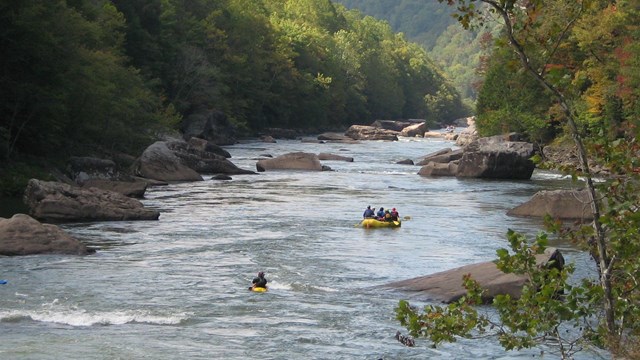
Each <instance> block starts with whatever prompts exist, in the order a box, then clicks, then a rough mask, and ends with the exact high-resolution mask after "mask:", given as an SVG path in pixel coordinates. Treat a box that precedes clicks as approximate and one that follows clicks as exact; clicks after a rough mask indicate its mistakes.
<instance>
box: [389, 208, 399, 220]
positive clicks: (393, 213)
mask: <svg viewBox="0 0 640 360" xmlns="http://www.w3.org/2000/svg"><path fill="white" fill-rule="evenodd" d="M399 218H400V214H398V210H396V208H393V209H391V219H392V220H393V221H398V219H399Z"/></svg>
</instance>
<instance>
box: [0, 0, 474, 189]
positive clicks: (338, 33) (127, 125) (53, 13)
mask: <svg viewBox="0 0 640 360" xmlns="http://www.w3.org/2000/svg"><path fill="white" fill-rule="evenodd" d="M0 17H1V19H0V49H2V53H3V54H4V55H3V56H2V57H1V58H0V66H1V69H2V76H1V77H0V99H2V100H1V101H2V106H1V107H0V157H2V159H3V165H2V166H1V167H2V169H1V171H3V176H2V177H1V179H2V183H0V188H2V189H3V192H4V193H12V192H19V189H20V187H21V185H20V183H22V181H20V179H14V180H16V181H13V180H11V178H13V177H15V176H19V175H20V174H24V173H25V172H26V173H28V172H30V170H29V169H28V168H29V167H31V168H35V169H37V168H42V167H44V166H49V165H51V164H54V163H55V162H56V161H63V160H64V159H65V158H66V157H68V156H70V155H75V156H84V155H90V154H95V155H101V156H105V155H109V154H117V153H125V154H132V155H136V154H137V152H138V151H140V149H141V148H142V147H143V146H145V145H148V144H149V141H150V140H151V139H153V138H154V137H157V136H158V134H163V133H166V132H167V131H170V130H176V129H179V128H180V126H181V122H182V119H184V118H185V117H187V116H189V115H191V114H194V113H197V112H202V111H210V110H217V111H220V112H222V113H224V114H225V116H226V118H227V119H228V120H229V122H231V123H232V124H233V126H234V128H235V129H237V131H238V132H239V133H240V134H245V135H252V134H255V133H256V132H258V131H260V130H261V129H264V128H270V127H281V128H294V129H306V130H308V131H314V130H315V131H318V130H322V129H339V128H344V127H345V126H347V125H350V124H368V123H371V122H372V121H373V120H375V119H407V118H419V119H425V120H427V121H431V122H436V121H437V122H442V121H449V120H453V119H455V118H459V117H462V116H466V115H468V114H469V108H468V107H467V108H465V107H464V106H462V104H461V99H460V96H459V94H458V92H457V91H455V89H454V87H453V86H452V85H451V84H450V83H449V82H448V81H447V80H446V79H445V77H444V76H443V75H442V74H441V71H440V70H439V69H438V68H437V66H435V64H434V63H433V61H432V60H431V59H430V58H429V57H428V56H427V54H426V51H425V50H424V49H423V48H422V47H420V46H419V45H416V44H414V43H411V42H409V41H407V40H406V39H405V38H404V37H403V36H402V35H399V34H396V33H394V32H393V31H392V29H391V27H390V26H389V25H388V23H386V22H383V21H379V20H375V19H374V18H372V17H368V16H364V15H361V14H360V13H359V12H357V11H355V10H347V9H346V8H344V7H343V6H341V5H336V4H333V3H332V2H330V1H329V0H290V1H282V0H111V1H107V0H98V1H94V0H46V1H45V0H25V1H10V0H2V1H0ZM25 166H27V168H25ZM22 180H24V179H22ZM14 183H15V184H16V185H13V184H14Z"/></svg>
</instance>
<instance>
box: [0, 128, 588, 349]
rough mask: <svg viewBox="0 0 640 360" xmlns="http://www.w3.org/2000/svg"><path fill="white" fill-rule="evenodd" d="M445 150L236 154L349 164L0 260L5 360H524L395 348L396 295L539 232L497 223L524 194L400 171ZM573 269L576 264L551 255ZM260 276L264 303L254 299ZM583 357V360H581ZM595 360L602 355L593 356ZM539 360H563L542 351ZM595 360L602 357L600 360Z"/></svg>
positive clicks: (155, 203)
mask: <svg viewBox="0 0 640 360" xmlns="http://www.w3.org/2000/svg"><path fill="white" fill-rule="evenodd" d="M454 146H455V145H454V144H453V143H451V142H448V141H444V140H441V139H412V138H411V139H410V138H402V139H401V140H400V141H397V142H378V141H371V142H362V143H360V144H317V143H310V142H301V141H295V140H291V141H284V140H281V141H278V142H277V143H275V144H268V143H260V142H245V143H241V144H237V145H234V146H230V147H227V148H226V149H227V150H228V151H229V152H230V153H231V155H232V158H231V160H232V161H233V162H234V163H235V164H236V165H238V166H240V167H242V168H245V169H252V170H254V169H255V163H256V160H257V159H258V158H259V157H260V156H261V155H263V154H271V155H273V156H277V155H281V154H284V153H288V152H293V151H305V152H312V153H320V152H328V153H335V154H340V155H343V156H351V157H353V158H354V159H355V161H354V162H352V163H349V162H337V161H324V162H323V164H325V165H329V166H330V167H331V168H332V169H333V170H334V171H330V172H303V171H273V172H266V173H260V174H258V175H243V176H234V177H233V180H231V181H215V180H209V179H210V176H209V177H205V181H202V182H196V183H183V184H175V185H169V186H162V187H153V188H150V189H148V191H147V193H146V197H145V199H144V200H143V202H144V204H145V206H147V207H150V208H154V209H157V210H159V211H160V212H161V216H160V219H159V220H158V221H145V222H94V223H77V224H75V223H74V224H65V225H63V228H64V229H65V230H66V231H68V232H69V233H71V234H72V235H74V236H75V237H77V238H79V239H82V240H83V241H85V242H86V243H88V244H90V245H91V246H93V247H95V248H97V253H96V254H95V255H90V256H84V257H78V256H58V255H47V256H25V257H0V278H1V279H6V280H8V284H6V285H0V339H2V345H1V346H0V358H2V359H63V358H64V359H426V358H429V359H512V358H513V359H524V358H532V357H533V358H537V357H540V356H539V355H538V354H539V353H540V350H538V349H534V350H528V351H520V352H516V351H511V352H505V351H504V350H502V348H501V347H500V346H498V344H497V343H496V342H495V341H493V340H490V339H483V340H473V339H469V340H466V339H465V340H461V341H458V342H457V343H453V344H442V345H441V346H439V347H437V348H435V349H434V348H431V346H430V343H429V342H428V341H426V340H418V341H417V346H416V347H413V348H408V347H405V346H403V345H401V344H400V343H399V342H397V341H396V340H395V339H394V334H395V333H396V331H397V330H400V331H402V332H403V333H406V330H404V329H402V328H401V326H400V325H399V323H398V322H397V321H396V320H395V314H394V307H395V306H396V305H397V303H398V300H400V299H402V297H403V294H402V293H398V292H394V291H389V290H380V289H377V288H376V286H377V285H382V284H385V283H388V282H391V281H397V280H403V279H408V278H412V277H416V276H422V275H427V274H431V273H434V272H438V271H443V270H447V269H451V268H453V267H457V266H462V265H466V264H470V263H475V262H480V261H488V260H493V259H494V258H495V251H496V249H498V248H500V247H506V246H507V243H506V240H505V238H506V236H505V233H506V231H507V229H509V228H511V229H514V230H517V231H521V232H524V233H527V234H535V233H537V232H538V231H539V230H540V229H541V223H540V221H539V220H533V219H523V218H512V217H508V216H506V215H505V212H506V211H507V210H508V209H509V208H512V207H514V206H516V205H518V204H520V203H522V202H524V201H526V200H527V199H529V197H530V196H531V195H533V194H534V193H535V192H536V191H539V190H541V189H549V188H556V187H559V186H563V185H566V183H565V181H564V180H562V179H561V178H560V177H559V176H557V175H554V174H551V173H544V172H538V171H536V172H535V173H534V176H533V178H532V180H530V181H483V180H460V179H456V178H424V177H420V176H418V175H417V172H418V170H419V167H417V166H410V165H397V164H395V163H396V162H397V161H399V160H402V159H407V158H409V159H413V160H416V159H418V158H419V157H421V156H423V155H426V154H428V153H431V152H433V151H435V150H439V149H442V148H445V147H454ZM367 205H371V206H373V207H376V208H377V207H380V206H384V207H385V208H390V207H397V208H398V210H399V212H400V216H401V217H410V219H409V220H406V221H404V222H403V224H402V227H401V228H398V229H371V230H367V229H362V228H359V227H354V225H355V224H357V223H358V222H359V220H360V219H361V217H362V212H363V211H364V209H365V207H366V206H367ZM551 245H552V246H556V247H558V248H560V249H561V251H562V252H563V254H564V256H565V258H566V259H567V260H568V261H570V262H571V261H572V262H576V263H577V264H578V267H579V268H585V267H587V266H588V259H587V257H586V256H585V254H583V253H581V252H579V251H576V250H575V249H573V248H572V247H571V246H570V245H567V244H558V243H552V244H551ZM258 271H265V272H266V276H267V278H268V279H269V281H270V284H269V285H270V291H269V292H267V293H262V294H260V293H252V292H249V291H247V287H248V286H249V285H250V282H251V279H252V278H253V277H254V276H255V274H256V273H257V272H258ZM583 355H585V356H586V357H582V358H592V354H583ZM593 356H595V355H593ZM544 358H551V359H553V358H557V357H554V356H553V355H550V353H549V352H547V353H546V356H545V357H544ZM593 358H595V357H593Z"/></svg>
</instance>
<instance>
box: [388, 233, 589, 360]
mask: <svg viewBox="0 0 640 360" xmlns="http://www.w3.org/2000/svg"><path fill="white" fill-rule="evenodd" d="M508 238H509V242H510V245H511V250H512V252H513V255H512V254H510V252H509V251H508V250H507V249H500V250H498V251H497V254H498V257H499V259H498V260H497V262H496V265H497V267H498V268H499V269H500V270H502V271H503V272H505V273H513V274H519V275H525V276H526V277H527V278H528V279H529V282H528V283H527V285H525V286H524V287H523V289H522V293H521V295H520V297H511V296H510V295H498V296H496V297H495V298H494V299H493V304H492V305H493V308H487V307H482V306H480V305H482V300H481V299H482V294H483V292H484V290H483V289H482V288H481V286H480V285H479V284H478V283H477V282H476V281H475V280H473V279H472V278H471V277H470V276H469V275H465V277H464V279H463V282H464V286H465V288H466V289H467V295H466V296H465V297H462V298H461V299H459V300H458V301H457V302H454V303H451V304H447V305H427V306H425V307H424V309H423V310H422V312H419V311H418V310H417V309H416V308H415V307H412V306H411V305H410V304H409V303H408V302H407V301H404V300H402V301H400V303H399V305H398V307H397V308H396V315H397V319H398V320H399V321H400V323H401V324H402V325H403V326H405V327H406V328H407V329H408V330H409V332H410V334H411V335H412V336H415V337H425V338H428V339H429V340H430V341H432V342H433V344H434V346H436V345H438V344H440V343H442V342H454V341H456V339H457V338H458V337H464V338H479V337H488V336H492V337H496V338H497V339H498V341H499V342H500V344H501V345H502V346H503V347H504V348H505V349H506V350H519V349H523V348H531V347H534V346H537V345H541V344H545V345H555V346H557V348H558V351H559V352H560V354H561V356H562V357H563V358H570V357H571V356H572V355H573V354H575V353H576V352H577V351H580V350H582V349H583V346H584V344H585V341H584V340H585V339H591V338H593V336H594V334H595V333H596V330H595V327H596V326H597V315H599V313H600V308H599V307H597V306H593V300H594V299H598V298H600V297H601V295H599V294H598V292H599V291H600V287H599V286H597V284H593V283H590V282H589V281H588V280H585V281H584V282H583V283H582V284H581V286H572V285H571V284H570V281H569V279H570V277H571V275H572V274H573V272H574V267H573V265H566V266H560V264H558V263H556V261H558V260H553V261H550V262H548V263H547V264H545V265H544V266H541V265H538V264H537V263H536V255H537V254H541V253H543V252H544V250H545V248H546V244H547V236H546V235H544V234H540V235H538V237H537V238H536V241H535V243H534V244H532V245H529V244H528V241H527V239H526V237H525V236H524V235H522V234H518V233H516V232H514V231H511V230H510V231H509V233H508ZM492 309H493V310H492Z"/></svg>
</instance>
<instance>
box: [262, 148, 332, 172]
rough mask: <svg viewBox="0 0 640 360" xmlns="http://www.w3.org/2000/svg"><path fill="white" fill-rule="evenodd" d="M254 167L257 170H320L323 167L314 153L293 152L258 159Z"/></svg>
mask: <svg viewBox="0 0 640 360" xmlns="http://www.w3.org/2000/svg"><path fill="white" fill-rule="evenodd" d="M256 169H257V170H258V171H259V172H263V171H267V170H309V171H322V170H323V167H322V164H321V163H320V160H319V159H318V156H317V155H316V154H310V153H304V152H295V153H288V154H284V155H280V156H277V157H274V158H272V159H261V160H258V162H257V163H256Z"/></svg>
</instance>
